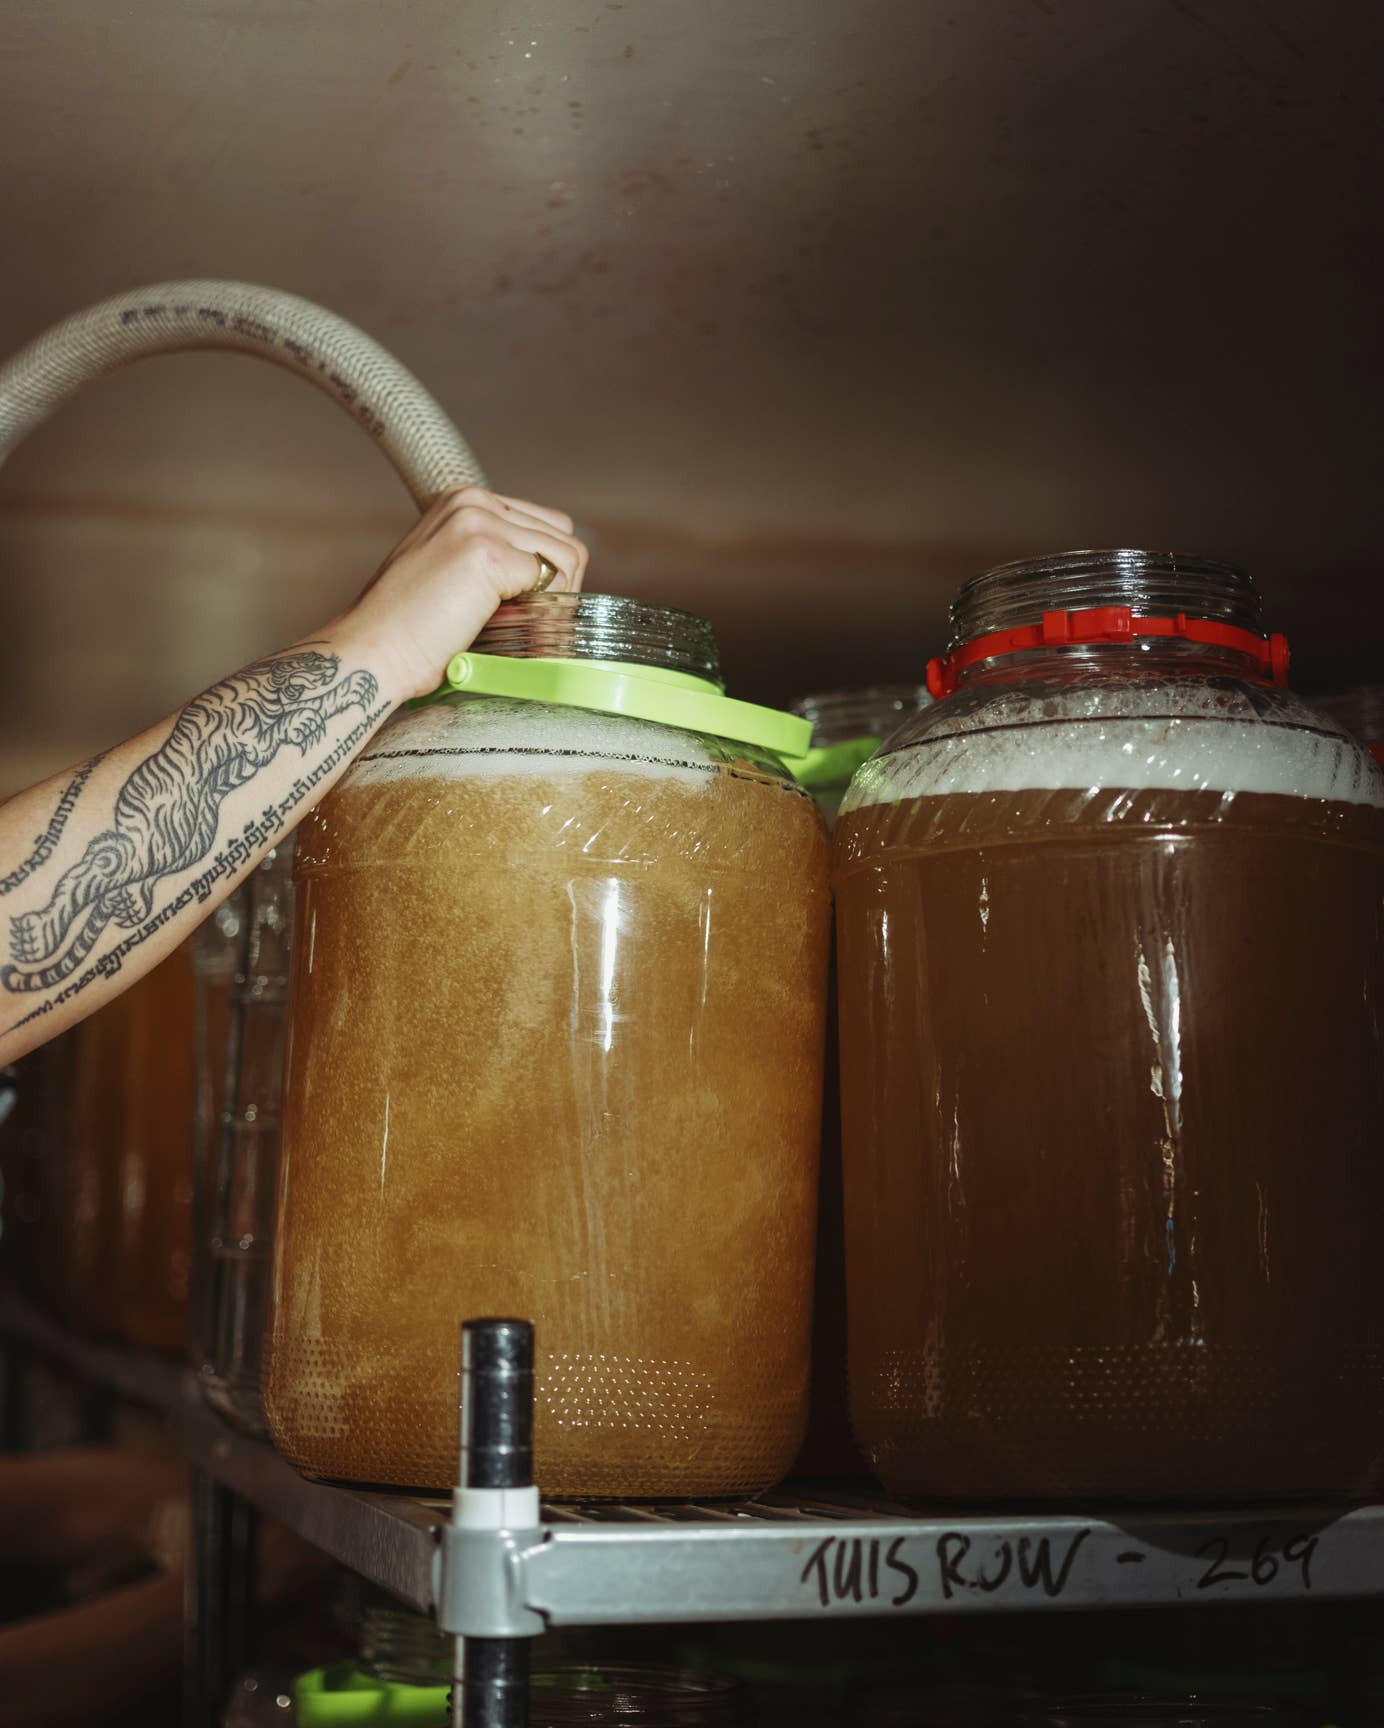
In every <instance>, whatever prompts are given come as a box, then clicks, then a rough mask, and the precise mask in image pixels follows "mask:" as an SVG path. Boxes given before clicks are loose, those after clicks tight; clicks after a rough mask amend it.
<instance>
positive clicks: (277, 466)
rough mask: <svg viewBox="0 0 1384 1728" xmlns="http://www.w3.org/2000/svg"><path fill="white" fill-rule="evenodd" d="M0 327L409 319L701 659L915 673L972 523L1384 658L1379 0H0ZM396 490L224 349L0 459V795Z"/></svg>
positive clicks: (251, 610)
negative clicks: (1171, 558)
mask: <svg viewBox="0 0 1384 1728" xmlns="http://www.w3.org/2000/svg"><path fill="white" fill-rule="evenodd" d="M4 29H5V31H6V32H7V33H8V38H9V40H8V44H7V51H6V53H5V54H4V55H3V56H0V114H3V116H4V123H3V124H4V133H3V136H4V149H5V161H4V170H5V171H4V173H3V175H0V233H3V234H4V235H5V236H6V260H5V270H4V272H3V273H2V274H0V347H11V346H14V345H16V344H17V343H19V342H20V341H22V340H24V339H25V338H27V337H28V336H30V335H32V334H33V333H35V332H36V331H37V330H38V329H39V328H40V327H41V326H42V325H43V324H44V323H45V322H47V321H49V320H50V319H52V318H54V317H56V316H58V315H60V314H62V313H64V312H66V311H68V310H71V309H73V308H74V307H76V306H78V305H81V304H83V303H85V302H87V301H88V300H90V299H92V298H94V297H97V296H99V295H101V294H103V293H107V292H111V291H114V290H116V289H118V288H123V287H126V286H129V285H131V284H134V283H137V282H139V281H149V280H156V279H159V278H161V277H165V276H170V275H179V274H193V273H198V274H217V273H220V274H231V275H239V276H243V277H247V278H252V279H260V280H265V281H269V282H273V283H276V284H279V285H282V286H285V287H289V288H292V289H295V290H297V291H299V292H302V293H306V294H309V295H312V296H314V297H317V298H319V299H321V300H323V301H325V302H327V303H328V304H330V305H332V306H333V307H335V308H336V309H338V310H340V311H342V312H344V313H345V314H347V315H348V316H350V317H353V318H355V319H356V320H357V321H358V322H360V323H362V324H364V325H365V326H366V327H367V328H369V329H370V330H372V331H373V332H374V333H375V334H376V335H378V336H379V337H380V338H382V339H383V340H384V341H385V342H387V343H388V344H390V345H391V346H394V347H395V348H396V349H397V350H398V351H399V353H400V354H401V355H402V357H403V358H404V359H405V360H406V361H407V362H408V363H409V364H410V365H412V366H413V367H414V368H415V370H417V371H418V372H419V373H420V374H421V375H422V376H423V377H424V379H425V380H426V381H427V382H428V383H429V385H430V386H431V387H432V388H433V390H434V391H435V392H436V393H437V394H438V395H439V396H440V397H441V398H442V400H443V401H444V402H445V403H446V404H447V405H448V407H449V408H450V409H451V410H452V411H453V412H454V414H455V416H456V418H457V419H458V421H459V423H460V424H461V425H462V427H463V429H464V430H465V431H466V432H467V433H468V434H469V435H470V436H471V437H472V438H473V440H474V442H475V443H476V445H477V448H478V449H479V451H480V453H481V455H482V458H483V460H485V461H486V463H487V465H488V467H489V469H490V472H491V474H492V476H493V477H494V478H495V480H496V481H497V483H500V484H502V485H504V486H505V487H506V488H508V489H511V490H516V491H527V492H529V493H530V494H532V495H536V496H539V497H542V498H548V499H551V500H553V501H555V502H561V503H564V504H566V505H567V506H568V507H569V508H571V509H572V510H574V511H575V512H576V514H577V515H578V516H579V518H581V520H582V521H583V523H584V524H585V525H586V526H587V527H588V528H589V529H590V531H591V533H592V535H593V538H594V540H595V542H596V546H597V552H598V562H597V564H596V567H595V570H594V572H593V583H594V585H597V586H601V587H606V588H614V589H624V590H628V591H633V592H639V593H645V594H650V595H656V596H665V597H667V598H670V599H676V600H678V601H680V602H682V603H684V604H691V605H700V606H703V607H705V608H706V609H707V610H709V611H711V612H712V613H713V614H714V615H715V617H716V618H717V621H718V624H719V625H720V626H721V628H722V632H723V636H724V638H725V646H726V658H727V661H728V664H729V667H730V670H731V673H732V677H733V679H734V681H735V683H736V685H737V687H739V688H740V689H742V690H743V691H745V692H746V693H749V694H758V695H762V696H768V697H772V698H775V699H777V698H781V697H784V696H787V695H789V694H791V693H792V692H793V691H794V690H795V689H797V688H799V687H801V686H802V685H805V684H821V683H824V682H828V683H829V682H834V681H837V680H850V679H858V678H864V677H867V676H870V675H888V676H906V675H909V674H916V672H917V671H918V669H919V668H920V666H921V663H922V660H923V659H924V658H925V655H926V653H927V651H928V650H929V649H930V648H932V647H933V646H935V645H936V642H937V639H938V637H939V635H940V633H941V630H942V627H943V624H942V620H943V612H944V607H945V601H946V597H947V595H948V593H949V592H950V590H951V589H952V588H953V587H954V585H955V583H956V582H957V581H958V580H959V579H960V578H961V577H962V576H963V575H965V574H966V573H967V572H968V571H969V570H971V569H973V568H975V567H976V566H977V565H979V564H983V563H985V562H987V561H990V560H992V559H995V558H998V557H1007V556H1014V555H1019V554H1022V553H1025V552H1033V551H1040V550H1045V549H1054V548H1057V547H1061V546H1066V545H1072V544H1092V543H1097V544H1099V543H1111V542H1131V541H1133V542H1141V543H1146V544H1147V543H1158V544H1172V545H1179V546H1186V547H1190V548H1200V549H1206V550H1210V551H1217V552H1221V553H1223V554H1228V555H1231V556H1239V557H1241V558H1243V559H1245V560H1246V561H1248V562H1250V563H1251V564H1252V565H1253V567H1254V568H1255V569H1256V570H1257V572H1258V573H1259V574H1260V576H1261V578H1262V579H1263V582H1264V585H1265V587H1266V589H1267V590H1268V592H1269V594H1270V596H1271V599H1272V601H1273V604H1274V617H1275V621H1276V622H1279V623H1282V624H1283V625H1285V626H1286V627H1287V628H1288V629H1290V631H1292V632H1293V634H1294V636H1295V639H1296V641H1297V643H1298V646H1299V648H1300V649H1301V650H1304V651H1305V652H1306V654H1307V656H1308V661H1309V669H1310V667H1311V665H1312V663H1313V661H1314V660H1315V665H1316V669H1317V670H1318V671H1319V672H1320V671H1323V670H1325V669H1326V668H1327V665H1328V662H1329V661H1330V660H1331V659H1332V658H1333V657H1334V656H1337V655H1338V654H1339V653H1340V651H1341V647H1342V644H1343V643H1345V644H1347V645H1348V646H1349V649H1350V652H1351V655H1352V656H1353V669H1355V670H1359V669H1363V668H1366V667H1368V665H1369V664H1370V663H1371V662H1372V661H1373V659H1374V657H1375V656H1376V654H1377V652H1378V650H1379V649H1380V647H1381V646H1382V645H1384V600H1382V599H1381V596H1380V589H1379V584H1378V582H1377V579H1376V570H1377V567H1378V559H1379V542H1380V521H1379V510H1378V504H1377V496H1376V494H1377V472H1378V467H1379V458H1380V453H1381V447H1382V446H1384V407H1382V406H1381V401H1382V400H1384V393H1382V392H1381V391H1380V389H1379V386H1378V380H1379V376H1380V372H1381V365H1380V362H1381V360H1384V352H1382V349H1384V344H1381V340H1380V334H1379V331H1380V321H1379V316H1378V310H1377V308H1378V305H1379V304H1380V301H1381V295H1380V288H1381V282H1380V269H1379V264H1378V260H1377V258H1376V256H1375V254H1376V251H1377V250H1378V248H1377V245H1376V239H1377V236H1376V233H1375V224H1376V215H1377V194H1378V185H1379V168H1380V165H1381V164H1380V156H1381V149H1380V138H1379V121H1378V105H1377V99H1376V98H1377V93H1376V89H1375V79H1376V71H1377V66H1378V64H1379V60H1380V50H1381V48H1384V13H1382V12H1381V9H1380V8H1378V7H1374V6H1371V5H1369V4H1367V3H1365V0H1361V3H1359V4H1346V3H1334V4H1323V5H1318V6H1312V7H1306V6H1302V5H1298V4H1292V3H1289V0H1217V3H1216V4H1215V5H1214V6H1212V5H1210V4H1205V5H1203V4H1200V3H1197V4H1185V5H1182V4H1179V5H1166V6H1165V5H1155V4H1153V3H1152V0H1120V3H1118V4H1112V3H1110V0H979V3H978V4H975V5H964V4H960V3H956V4H951V3H947V0H874V3H872V4H868V5H867V4H856V5H843V4H840V3H839V0H639V3H637V4H636V3H635V0H624V3H617V0H581V3H576V0H573V3H571V4H568V3H566V0H564V3H563V4H561V5H551V6H544V7H535V6H521V5H517V4H510V3H508V0H504V3H502V0H400V3H399V4H397V5H393V6H388V7H384V6H380V5H378V4H377V3H376V0H333V4H332V5H331V6H330V7H327V6H322V5H317V6H313V5H304V4H298V3H290V0H224V3H220V4H215V5H213V4H210V3H200V0H198V3H192V4H188V3H187V0H130V4H128V5H124V6H120V7H110V8H103V7H93V6H91V5H89V4H84V3H82V0H11V4H10V5H9V6H7V7H6V9H5V24H4ZM407 520H408V509H407V506H406V504H405V502H404V500H403V495H402V492H401V491H400V489H399V488H398V486H397V483H396V482H395V481H394V479H393V477H392V476H391V475H390V474H389V473H388V472H387V471H386V470H385V468H384V465H383V464H382V462H381V460H380V458H379V456H378V455H377V453H376V452H374V451H373V450H372V449H370V448H369V447H368V445H367V444H366V443H365V441H364V440H363V439H362V438H361V437H360V435H359V434H358V433H357V432H355V431H354V430H353V429H352V428H351V427H350V426H348V425H347V424H346V423H345V421H344V419H343V420H340V421H339V422H338V419H337V417H335V416H334V414H333V411H332V410H331V409H330V408H329V407H328V406H327V405H326V404H325V403H324V402H322V401H320V400H318V399H317V398H316V397H315V396H313V395H312V393H311V392H308V391H306V390H305V389H304V388H303V387H302V386H301V385H300V384H298V383H297V382H295V381H292V380H288V379H285V378H282V377H280V376H278V375H276V374H273V373H272V372H270V371H269V370H268V369H266V368H262V367H259V366H256V365H252V364H251V363H249V362H246V361H243V360H223V359H211V358H205V357H194V358H184V359H178V360H170V361H160V362H156V363H150V364H147V365H146V366H144V367H141V368H137V369H135V370H133V371H131V372H130V373H128V374H126V375H125V376H123V377H119V378H114V379H110V380H107V381H104V382H103V383H102V384H101V385H100V386H98V387H96V388H94V389H93V390H92V391H91V392H90V393H89V394H88V395H87V396H86V397H85V398H84V399H82V400H81V401H79V402H78V403H76V404H74V405H73V406H72V407H71V408H70V409H69V410H68V411H67V412H66V413H65V414H64V415H63V416H62V417H61V418H60V419H59V420H58V421H56V422H54V423H53V424H51V425H50V426H49V427H47V428H45V429H44V430H43V431H42V432H41V433H40V434H39V435H38V436H36V437H35V438H34V439H33V440H31V442H30V443H29V444H28V445H27V446H26V447H25V448H24V449H22V450H21V451H20V452H19V453H18V454H17V455H16V456H15V458H14V459H13V461H12V462H11V463H10V464H9V465H8V466H7V467H6V469H5V470H4V472H3V474H0V579H2V580H3V583H4V594H5V597H6V599H5V607H4V611H3V614H0V618H3V626H2V627H0V785H4V786H12V785H14V784H15V783H16V782H18V781H20V780H22V779H24V778H25V777H26V776H27V775H29V774H31V773H34V772H37V771H38V770H39V769H41V768H46V767H50V766H57V765H59V764H60V763H62V762H64V761H65V760H67V759H69V758H70V757H72V756H74V755H78V754H81V753H84V752H86V751H88V750H90V749H92V748H93V747H95V746H97V745H99V744H100V743H102V742H104V741H107V740H108V739H109V738H110V737H111V736H112V735H113V734H115V733H118V732H121V731H123V730H125V729H127V728H130V727H133V726H135V725H137V724H139V723H140V722H142V721H144V720H146V719H148V718H150V717H152V716H153V715H154V714H156V713H157V712H159V711H161V710H163V709H165V708H166V707H168V706H169V705H171V704H173V703H175V702H176V701H177V700H178V699H179V698H180V697H182V696H184V695H186V694H187V693H188V692H189V691H190V690H192V689H194V688H196V687H198V686H199V685H201V684H203V683H205V682H206V681H207V680H209V679H210V678H212V677H214V676H215V675H216V674H217V673H218V672H220V671H223V670H225V669H227V668H228V666H229V665H230V664H232V663H233V662H237V661H239V660H241V659H243V658H245V657H246V656H248V655H250V654H252V653H254V652H255V651H257V650H259V649H263V648H265V647H267V646H270V645H272V644H276V643H278V642H279V641H281V640H283V639H284V638H285V637H287V636H289V635H292V634H293V633H294V632H295V631H297V630H300V629H306V628H310V627H312V626H313V625H314V624H316V623H317V622H319V621H320V619H321V617H322V616H323V614H324V612H325V611H329V610H330V609H331V608H333V607H334V606H335V605H337V604H339V603H340V602H341V600H342V599H344V598H345V597H346V596H347V595H348V594H349V593H350V592H351V590H352V587H353V585H355V584H357V583H358V582H359V581H360V580H361V579H363V577H364V576H365V575H366V574H368V572H369V570H370V569H371V568H372V567H373V565H374V563H375V562H376V560H377V559H378V557H379V556H380V555H381V553H382V551H383V550H384V549H385V548H386V547H387V545H388V544H389V542H390V540H391V539H392V537H393V536H394V534H395V533H396V532H397V531H398V530H399V529H401V528H402V527H403V526H404V524H405V523H406V522H407Z"/></svg>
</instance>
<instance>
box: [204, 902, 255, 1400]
mask: <svg viewBox="0 0 1384 1728" xmlns="http://www.w3.org/2000/svg"><path fill="white" fill-rule="evenodd" d="M245 895H246V890H245V887H244V884H242V885H241V886H240V887H239V888H237V889H236V890H235V892H234V893H233V894H231V895H230V896H229V897H228V898H227V899H225V900H223V901H222V902H221V904H220V905H219V906H218V907H217V908H216V910H215V911H214V912H213V913H212V914H211V915H210V917H208V918H206V919H204V920H203V922H202V923H201V924H200V925H198V927H197V930H196V931H195V932H194V934H193V936H192V973H193V991H194V1011H193V1041H194V1045H195V1056H194V1068H195V1073H196V1089H197V1103H196V1111H195V1115H194V1121H193V1136H192V1235H193V1241H194V1242H195V1243H196V1244H197V1247H198V1250H199V1252H197V1253H196V1254H194V1255H193V1257H192V1324H193V1348H194V1351H195V1354H196V1358H197V1361H198V1363H199V1364H200V1369H201V1374H202V1378H203V1381H204V1383H205V1382H206V1380H207V1378H208V1377H209V1376H210V1375H211V1373H212V1358H213V1355H214V1353H215V1346H214V1339H215V1333H216V1319H215V1312H214V1302H213V1286H214V1277H213V1264H214V1260H213V1254H212V1253H208V1251H207V1249H208V1245H209V1244H210V1242H211V1239H212V1235H213V1220H214V1218H215V1216H216V1210H217V1198H218V1165H219V1154H220V1145H221V1121H222V1113H223V1112H224V1110H225V1108H226V1083H227V1073H226V1069H227V1058H228V1055H229V1050H230V1026H231V987H232V985H233V984H234V982H235V968H236V960H237V957H238V955H239V951H240V946H241V941H240V933H241V931H242V929H243V928H244V923H245Z"/></svg>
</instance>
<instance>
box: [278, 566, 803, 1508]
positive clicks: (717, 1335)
mask: <svg viewBox="0 0 1384 1728" xmlns="http://www.w3.org/2000/svg"><path fill="white" fill-rule="evenodd" d="M535 643H536V644H537V645H538V649H539V651H541V652H547V653H560V654H562V655H563V656H564V657H567V658H583V657H589V658H594V659H598V660H602V661H606V662H611V661H616V662H623V663H626V664H628V663H631V662H632V663H634V664H636V665H639V664H643V665H657V666H663V667H666V668H668V669H670V670H673V671H682V672H685V673H691V674H693V675H696V676H702V677H706V676H708V675H709V676H710V677H713V678H714V677H715V659H714V641H713V639H712V637H711V633H710V629H709V627H708V626H707V625H705V623H704V622H703V621H702V620H699V619H694V618H691V616H690V615H689V614H683V613H677V612H674V611H672V610H671V609H667V608H662V607H653V606H644V605H637V604H635V603H631V602H621V601H618V600H614V599H612V598H610V597H583V598H582V601H581V602H580V603H577V602H575V601H574V600H573V598H572V597H571V596H546V597H537V598H536V599H534V600H531V601H527V602H514V603H511V604H510V605H508V606H506V607H504V608H502V610H501V614H500V616H499V620H498V622H497V625H496V626H494V627H493V628H492V629H491V630H490V631H488V632H487V633H486V634H485V635H484V636H482V638H481V639H480V640H479V641H478V642H477V645H476V646H477V649H478V650H479V651H481V652H497V651H503V652H515V653H527V652H530V651H532V650H533V647H534V644H535ZM826 849H827V848H826V838H825V834H824V831H823V826H822V821H821V818H820V816H819V814H818V813H817V811H816V809H815V807H814V806H813V804H812V802H811V800H810V799H809V798H808V797H806V796H805V795H804V794H803V793H802V792H801V791H800V790H798V788H797V787H796V786H795V785H794V784H793V782H792V781H791V779H790V778H789V776H788V775H787V774H786V772H785V771H784V769H783V767H782V765H781V763H780V762H779V761H778V759H777V758H774V757H771V756H769V755H766V754H765V753H763V752H761V751H758V750H755V749H753V748H750V747H748V746H745V745H741V744H732V743H729V742H727V741H725V740H722V739H718V738H714V737H699V736H693V735H691V734H689V733H686V732H682V731H677V730H674V729H671V728H669V727H665V726H660V725H656V724H653V723H651V722H647V721H641V720H630V719H624V718H613V717H611V716H607V715H604V714H599V713H593V712H589V711H582V710H577V709H570V708H553V707H549V706H545V705H543V704H539V703H534V702H521V701H512V700H504V699H497V698H475V697H463V696H454V697H451V698H449V699H446V700H444V701H441V702H439V703H437V704H434V705H432V706H429V707H427V708H425V709H423V710H420V711H417V712H413V713H409V714H406V715H404V716H403V717H401V718H399V719H397V720H396V721H395V722H394V723H393V724H392V725H390V726H389V727H387V728H386V729H385V730H384V731H382V732H381V733H380V735H379V736H378V737H377V738H376V740H375V741H374V742H373V743H372V744H371V745H370V746H369V747H368V749H367V750H366V751H365V753H364V755H363V756H362V758H361V759H360V760H359V761H358V762H357V764H356V765H355V766H354V767H353V769H352V770H351V772H350V773H349V774H348V775H347V776H346V777H345V778H344V779H343V780H342V782H341V783H340V785H339V786H338V787H337V788H336V790H335V791H334V792H332V793H331V794H330V795H329V796H328V797H327V798H326V799H324V800H323V802H322V803H321V804H320V805H319V806H318V807H317V809H316V810H315V811H314V812H313V814H312V815H311V816H310V817H309V818H308V819H307V820H306V821H305V822H304V824H303V825H302V827H301V828H300V830H299V836H298V858H297V864H296V878H297V884H298V890H297V892H298V898H297V923H296V927H295V928H296V935H295V943H294V954H293V986H292V993H291V1009H290V1022H291V1025H290V1039H289V1057H288V1083H287V1089H286V1094H285V1115H284V1142H283V1166H282V1175H281V1182H280V1190H279V1208H278V1228H277V1240H276V1245H275V1270H274V1286H273V1304H272V1315H271V1322H270V1330H269V1337H268V1343H267V1358H266V1371H265V1395H266V1406H267V1410H268V1415H269V1420H270V1426H271V1431H272V1433H273V1435H274V1438H275V1440H276V1442H277V1444H278V1445H279V1446H280V1447H281V1449H282V1450H283V1451H284V1452H285V1453H286V1454H287V1455H288V1456H289V1457H290V1458H291V1459H292V1460H293V1461H294V1462H295V1463H296V1464H297V1465H298V1466H299V1467H300V1468H301V1469H303V1470H305V1471H307V1472H308V1473H310V1474H314V1475H319V1476H327V1477H340V1478H349V1479H353V1480H364V1481H375V1482H386V1483H401V1484H407V1485H411V1486H418V1487H442V1486H445V1485H446V1484H448V1483H450V1482H451V1481H452V1480H453V1479H454V1476H455V1472H456V1467H457V1408H456V1406H457V1354H458V1328H459V1325H460V1322H461V1321H462V1320H463V1319H465V1318H468V1317H470V1316H475V1315H484V1314H497V1313H498V1314H504V1313H512V1314H519V1315H524V1316H526V1317H529V1318H532V1319H533V1320H534V1321H535V1322H536V1326H537V1369H538V1372H537V1413H536V1424H537V1426H536V1456H537V1464H536V1468H537V1472H538V1476H539V1480H540V1482H541V1483H542V1484H543V1486H544V1488H545V1490H546V1491H547V1492H549V1493H552V1494H558V1495H563V1496H569V1497H582V1496H593V1497H594V1496H600V1497H608V1496H617V1497H624V1496H629V1495H662V1494H674V1495H677V1494H682V1495H689V1494H739V1493H748V1492H752V1491H755V1490H757V1489H761V1488H764V1487H765V1486H767V1485H768V1484H770V1483H771V1482H773V1481H774V1480H776V1479H777V1478H778V1477H780V1476H781V1475H782V1474H783V1473H784V1471H785V1470H786V1469H787V1467H788V1465H789V1464H790V1463H791V1461H792V1458H793V1455H794V1453H795V1451H796V1449H797V1447H798V1444H799V1442H800V1439H801V1436H802V1427H803V1418H804V1411H805V1405H806V1394H807V1373H808V1332H809V1319H810V1315H809V1308H810V1299H811V1278H812V1245H813V1232H814V1226H815V1216H814V1214H815V1201H816V1175H817V1135H818V1112H819V1106H820V1083H821V1078H820V1070H821V1055H822V1021H823V997H824V978H825V965H826V937H827V922H828V898H827V887H826Z"/></svg>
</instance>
